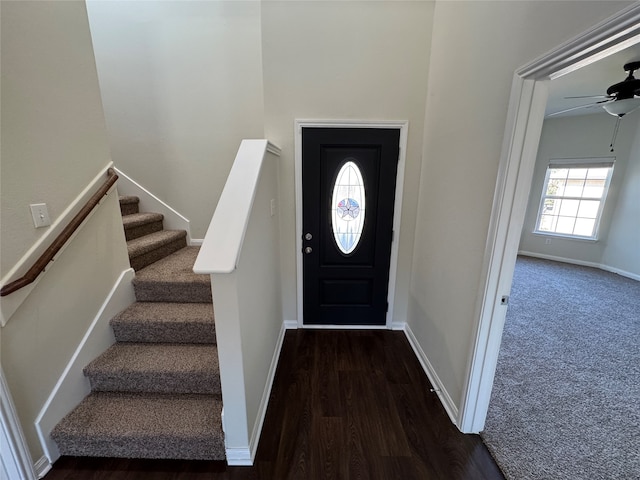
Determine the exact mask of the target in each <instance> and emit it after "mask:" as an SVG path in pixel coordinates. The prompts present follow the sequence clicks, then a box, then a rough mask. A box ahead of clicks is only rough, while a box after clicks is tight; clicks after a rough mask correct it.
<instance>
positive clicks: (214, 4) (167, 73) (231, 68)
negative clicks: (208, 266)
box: [87, 0, 263, 238]
mask: <svg viewBox="0 0 640 480" xmlns="http://www.w3.org/2000/svg"><path fill="white" fill-rule="evenodd" d="M87 8H88V11H89V20H90V23H91V34H92V36H93V43H94V48H95V56H96V63H97V66H98V74H99V78H100V88H101V92H102V98H103V101H104V106H105V116H106V120H107V127H108V131H109V140H110V143H111V149H112V153H113V161H114V163H115V165H116V167H118V168H120V169H121V170H122V171H123V172H125V173H126V174H127V175H129V176H130V177H131V178H133V179H134V180H135V181H136V182H138V183H140V184H141V185H142V186H144V187H145V188H146V189H147V190H149V191H151V192H152V193H153V194H154V195H156V196H157V197H159V198H160V199H161V200H163V201H164V202H166V203H167V204H169V205H171V206H172V207H173V208H175V209H176V210H177V211H178V212H180V213H181V214H182V215H184V216H185V217H187V218H188V219H189V220H190V221H191V234H192V236H193V237H194V238H203V237H204V233H205V231H206V228H207V226H208V225H209V221H210V220H211V216H212V215H213V211H214V209H215V206H216V204H217V201H218V198H219V196H220V193H221V192H222V188H223V186H224V182H225V180H226V178H227V175H228V173H229V170H230V169H231V165H232V163H233V159H234V158H235V154H236V151H237V150H238V147H239V146H240V141H241V140H242V139H243V138H262V137H263V98H262V60H261V51H260V2H259V1H243V2H236V1H207V2H197V1H161V2H160V1H152V2H132V1H109V2H103V1H93V0H90V1H89V2H88V3H87Z"/></svg>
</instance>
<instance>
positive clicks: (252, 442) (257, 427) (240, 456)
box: [227, 321, 298, 465]
mask: <svg viewBox="0 0 640 480" xmlns="http://www.w3.org/2000/svg"><path fill="white" fill-rule="evenodd" d="M290 323H291V322H286V321H284V322H282V327H280V333H279V334H278V339H277V340H276V346H275V348H274V350H273V357H271V365H270V366H269V373H268V374H267V381H266V382H265V386H264V391H263V392H262V399H261V400H260V405H259V406H258V414H257V416H256V423H255V424H254V425H253V432H251V438H250V439H249V449H248V452H249V461H250V463H233V464H232V463H230V460H229V459H230V457H229V452H228V451H227V463H229V465H253V459H254V458H255V456H256V452H257V450H258V442H259V441H260V434H261V433H262V426H263V424H264V417H265V415H266V414H267V407H268V406H269V397H270V396H271V388H272V387H273V380H274V378H275V375H276V369H277V368H278V360H279V359H280V351H281V350H282V342H283V341H284V334H285V332H286V331H287V330H288V327H287V325H288V324H290ZM295 323H296V327H295V328H297V325H298V322H295ZM228 450H232V452H231V453H232V454H233V455H235V456H236V458H235V459H234V461H241V462H244V461H246V460H247V459H246V456H245V452H244V450H245V449H243V448H240V449H238V448H235V449H228Z"/></svg>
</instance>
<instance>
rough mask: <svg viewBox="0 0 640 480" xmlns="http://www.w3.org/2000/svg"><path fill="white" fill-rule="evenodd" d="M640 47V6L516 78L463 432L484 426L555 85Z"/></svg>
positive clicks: (462, 417) (461, 419) (465, 394)
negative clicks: (507, 298) (503, 300)
mask: <svg viewBox="0 0 640 480" xmlns="http://www.w3.org/2000/svg"><path fill="white" fill-rule="evenodd" d="M638 42H640V5H639V4H638V3H636V4H634V5H631V6H630V7H628V8H626V9H625V10H622V11H621V12H619V13H618V14H616V15H614V16H613V17H611V18H609V19H607V20H605V21H603V22H601V23H599V24H598V25H596V26H594V27H593V28H591V29H590V30H588V31H586V32H584V33H583V34H582V35H579V36H578V37H576V38H574V39H573V40H570V41H569V42H566V43H564V44H562V45H560V46H559V47H557V48H556V49H554V50H552V51H551V52H549V53H547V54H546V55H544V56H542V57H540V58H538V59H536V60H534V61H533V62H531V63H529V64H527V65H525V66H524V67H522V68H520V69H519V70H517V71H516V72H515V75H514V78H513V84H512V88H511V97H510V101H509V111H508V114H507V125H506V128H505V135H504V141H503V146H502V155H501V158H500V166H499V170H498V178H497V182H496V190H495V194H494V200H493V208H492V212H491V220H490V224H489V234H488V237H487V246H486V249H485V257H484V265H483V271H484V272H483V273H484V275H483V278H484V279H485V281H484V283H483V284H482V285H481V288H480V291H479V295H478V298H479V299H480V300H479V302H478V305H477V309H476V314H477V317H476V318H478V322H477V330H476V332H475V336H474V344H473V355H472V357H471V361H470V364H469V367H468V372H467V382H466V385H465V388H464V391H463V395H462V399H461V402H460V405H461V408H460V410H459V415H458V426H459V428H460V430H461V431H462V432H465V433H478V432H480V431H482V429H483V428H484V422H485V419H486V416H487V410H488V407H489V400H490V397H491V389H492V388H493V380H494V374H495V370H496V364H497V360H498V352H499V350H500V342H501V340H502V330H503V327H504V320H505V315H506V310H507V309H506V307H505V306H502V305H501V298H502V296H504V295H508V294H509V291H510V290H511V282H512V279H513V271H514V269H515V263H516V256H517V253H518V245H519V243H520V233H521V231H522V226H523V223H524V214H525V210H526V208H527V202H528V198H529V190H530V187H531V181H532V178H533V167H534V165H535V161H536V155H537V151H538V142H539V140H540V132H541V130H542V123H543V120H544V110H545V108H546V104H547V99H548V82H549V80H553V79H555V78H558V77H560V76H562V75H565V74H567V73H569V72H572V71H575V70H577V69H578V68H580V67H583V66H585V65H588V64H590V63H593V62H595V61H597V60H600V59H601V58H604V57H606V56H608V55H611V54H613V53H615V52H618V51H620V50H623V49H624V48H627V47H629V46H630V45H633V44H636V43H638Z"/></svg>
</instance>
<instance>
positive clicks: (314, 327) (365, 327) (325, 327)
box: [303, 325, 387, 330]
mask: <svg viewBox="0 0 640 480" xmlns="http://www.w3.org/2000/svg"><path fill="white" fill-rule="evenodd" d="M303 328H307V329H309V330H386V329H387V326H386V325H303Z"/></svg>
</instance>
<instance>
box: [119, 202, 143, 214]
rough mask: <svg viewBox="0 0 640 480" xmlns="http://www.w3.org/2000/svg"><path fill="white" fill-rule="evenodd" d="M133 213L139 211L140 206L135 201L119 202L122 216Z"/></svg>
mask: <svg viewBox="0 0 640 480" xmlns="http://www.w3.org/2000/svg"><path fill="white" fill-rule="evenodd" d="M134 213H140V208H139V206H138V204H137V203H121V204H120V214H121V215H122V216H123V217H124V216H125V215H133V214H134Z"/></svg>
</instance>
